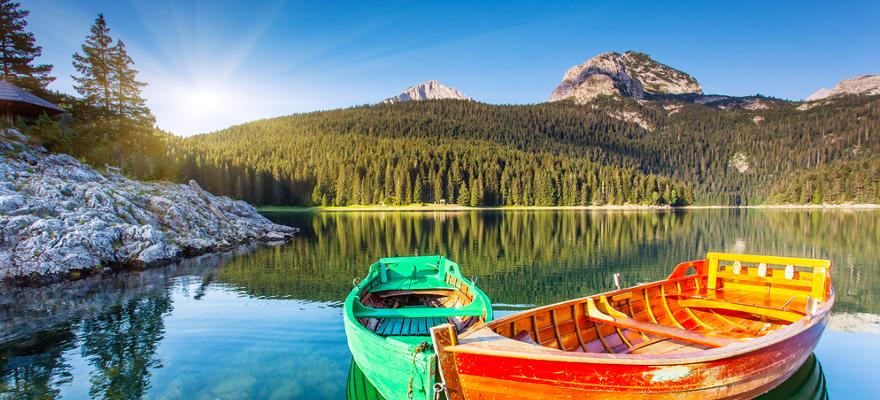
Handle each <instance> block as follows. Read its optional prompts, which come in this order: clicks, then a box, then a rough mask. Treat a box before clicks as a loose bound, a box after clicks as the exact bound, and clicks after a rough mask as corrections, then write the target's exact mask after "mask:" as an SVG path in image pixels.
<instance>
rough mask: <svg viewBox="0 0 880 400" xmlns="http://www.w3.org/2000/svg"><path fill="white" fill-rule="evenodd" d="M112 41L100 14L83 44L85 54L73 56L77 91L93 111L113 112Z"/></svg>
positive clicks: (102, 15)
mask: <svg viewBox="0 0 880 400" xmlns="http://www.w3.org/2000/svg"><path fill="white" fill-rule="evenodd" d="M112 44H113V38H112V37H110V28H109V27H107V21H106V20H105V19H104V14H98V18H97V19H95V23H94V25H92V27H91V28H90V29H89V35H88V36H87V37H86V41H85V43H83V44H82V52H83V54H79V53H76V54H74V55H73V67H74V68H76V71H77V72H78V73H79V76H73V80H74V81H75V82H76V84H75V85H74V88H75V89H76V91H77V92H79V94H80V95H82V96H83V97H84V100H85V101H86V103H87V104H88V105H90V106H92V107H97V108H103V109H105V110H110V109H111V107H112V106H113V89H114V85H113V52H114V50H113V47H114V46H112Z"/></svg>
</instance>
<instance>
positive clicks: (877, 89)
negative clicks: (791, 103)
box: [806, 75, 880, 101]
mask: <svg viewBox="0 0 880 400" xmlns="http://www.w3.org/2000/svg"><path fill="white" fill-rule="evenodd" d="M848 94H849V95H865V96H874V95H880V75H861V76H856V77H853V78H849V79H844V80H842V81H840V82H838V83H837V85H835V86H834V87H833V88H831V89H827V88H821V89H819V90H817V91H815V92H813V94H811V95H810V96H808V97H807V99H806V100H807V101H817V100H822V99H826V98H829V97H836V96H843V95H848Z"/></svg>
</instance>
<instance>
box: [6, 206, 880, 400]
mask: <svg viewBox="0 0 880 400" xmlns="http://www.w3.org/2000/svg"><path fill="white" fill-rule="evenodd" d="M270 217H271V218H272V219H274V220H276V221H278V222H282V223H286V224H289V225H292V226H297V227H299V228H301V229H302V233H301V234H300V235H298V236H297V237H296V238H295V239H294V240H293V241H292V242H291V243H289V244H285V245H280V246H274V247H257V248H249V249H242V250H241V251H239V252H234V253H227V254H222V255H211V256H205V257H202V258H199V259H191V260H186V261H183V262H181V263H180V264H178V265H176V266H172V267H168V268H162V269H156V270H147V271H143V272H140V273H130V274H119V275H117V276H114V277H109V278H108V277H105V278H102V279H97V280H94V281H89V280H83V281H78V282H70V283H67V284H63V285H59V286H52V287H47V288H36V289H34V288H30V289H8V288H7V289H3V288H0V399H37V398H39V399H42V398H57V397H65V396H70V394H71V393H74V395H73V396H72V397H78V396H77V394H79V396H81V397H90V398H96V399H135V398H144V397H156V395H157V393H156V392H157V391H158V392H160V396H159V397H161V396H170V397H177V396H186V395H187V394H189V395H192V396H194V397H193V398H200V397H205V398H217V397H218V396H219V397H227V395H229V396H239V397H245V398H246V397H263V396H264V395H268V392H267V391H270V390H275V391H279V393H280V392H283V393H287V397H288V398H296V397H298V396H299V395H304V394H305V393H312V394H314V393H315V392H314V390H313V389H314V386H315V385H316V384H319V385H322V386H321V387H322V393H323V394H322V395H321V396H319V397H322V398H337V397H338V395H341V394H342V393H343V391H342V389H343V388H344V387H345V385H344V380H345V379H344V375H343V374H344V373H345V370H346V369H347V368H348V363H347V360H345V359H337V358H338V357H336V356H335V355H334V354H336V355H338V354H337V353H341V354H345V353H346V352H347V349H346V348H345V342H344V336H343V334H342V328H341V323H339V322H338V319H339V318H340V317H339V309H338V308H336V307H339V304H340V301H341V299H342V298H343V297H344V295H345V293H347V292H348V290H349V289H350V287H351V286H350V285H351V281H352V279H353V278H355V277H360V276H361V275H363V273H364V272H365V271H366V269H367V266H368V265H369V264H370V263H372V262H373V261H375V260H376V259H378V258H380V257H384V256H389V255H409V254H444V255H447V256H448V257H450V258H452V259H454V260H456V261H458V262H459V263H460V264H461V265H462V267H463V271H464V272H465V273H466V274H468V275H471V274H473V275H476V276H477V277H478V279H479V280H478V284H479V285H480V286H481V287H482V288H483V289H484V290H485V291H486V292H487V293H488V294H489V295H490V297H491V298H492V300H493V302H494V303H496V304H497V305H498V307H497V308H499V309H502V310H504V309H507V310H510V309H516V308H520V307H525V306H528V305H533V304H534V305H539V304H546V303H551V302H556V301H561V300H564V299H568V298H573V297H577V296H583V295H586V294H588V293H593V292H597V291H600V290H607V289H610V288H611V286H612V280H611V275H612V274H613V273H614V272H620V273H621V275H622V277H623V281H624V284H635V283H639V282H644V281H650V280H656V279H661V278H663V277H665V276H666V275H667V274H668V273H669V272H670V270H671V268H672V267H673V266H674V265H675V264H676V263H678V262H680V261H683V260H689V259H696V258H700V257H702V256H703V255H704V254H705V252H706V251H714V250H720V251H731V252H754V253H768V254H781V255H792V256H808V257H827V258H830V259H832V260H833V261H834V262H835V264H834V267H833V268H832V275H833V279H834V285H835V288H836V291H837V304H836V305H835V308H834V314H835V315H837V314H852V315H858V316H859V317H860V318H867V319H859V318H854V319H851V322H849V326H848V327H847V328H853V329H854V331H858V330H859V329H860V327H863V326H867V325H871V324H876V321H877V320H880V317H878V315H880V300H878V293H877V291H878V290H880V281H878V279H880V278H878V276H880V261H878V260H880V257H878V256H880V248H878V246H877V245H876V244H877V243H880V212H878V211H840V210H834V211H803V210H801V211H778V210H752V209H739V210H736V209H720V210H717V209H713V210H687V211H665V212H589V211H565V212H556V211H516V212H496V211H481V212H454V213H452V212H436V213H435V212H408V213H376V212H370V213H308V212H298V213H285V214H272V215H270ZM224 296H225V297H224ZM221 299H225V300H221ZM223 301H226V302H227V303H224V302H223ZM212 302H213V303H212ZM204 304H214V305H213V306H211V307H214V308H211V307H207V308H205V306H204ZM234 304H242V305H243V306H242V308H241V309H242V310H246V311H247V312H246V313H238V314H236V313H231V312H229V311H228V310H229V306H230V305H234ZM309 304H311V305H314V306H309ZM185 310H186V311H185ZM194 310H199V311H198V312H195V311H194ZM205 310H207V311H205ZM260 310H263V311H260ZM202 312H208V313H210V314H200V313H202ZM172 315H174V316H176V317H177V319H176V321H177V322H176V325H174V329H169V328H167V326H168V321H169V318H170V317H171V316H172ZM832 319H834V315H833V316H832ZM171 320H174V319H171ZM304 321H307V322H304ZM852 321H855V322H852ZM832 322H833V321H832ZM211 323H213V324H214V325H211ZM224 326H228V327H227V328H225V329H226V334H227V336H210V335H203V334H196V335H194V336H191V334H190V333H187V330H190V329H194V330H196V331H197V332H212V331H215V330H216V329H224V328H223V327H224ZM871 326H876V325H871ZM199 329H202V331H199ZM166 330H168V331H166ZM169 335H171V336H173V337H176V339H175V340H172V341H171V342H172V344H169V343H168V342H169V340H168V339H167V338H166V336H169ZM310 335H311V336H310ZM289 337H296V338H298V340H288V339H285V338H289ZM190 340H197V341H198V345H199V349H200V350H199V351H201V352H199V351H193V352H190V351H189V350H188V349H189V348H192V347H193V342H191V341H190ZM162 346H170V347H164V348H165V349H166V350H165V351H164V352H163V351H160V348H163V347H162ZM175 346H176V347H175ZM243 349H244V350H243ZM319 350H320V351H319ZM181 352H183V353H185V354H186V356H188V357H196V360H197V362H196V363H197V364H198V365H199V368H201V369H199V370H198V371H197V372H198V373H199V374H201V375H192V374H193V370H192V369H191V368H192V364H185V365H189V367H184V366H183V365H184V364H181V362H182V360H181V359H175V358H173V357H172V358H171V359H169V358H168V356H169V355H171V356H175V355H177V354H181ZM205 352H209V353H210V357H214V358H215V359H216V358H217V357H219V359H220V360H222V362H220V361H214V362H208V361H206V360H209V359H211V358H210V357H209V354H206V353H205ZM328 352H329V353H328ZM215 353H216V354H215ZM163 354H164V356H162V355H163ZM317 354H330V355H328V356H325V357H323V358H321V357H317ZM183 361H185V362H187V363H188V362H190V361H188V360H183ZM198 361H202V362H201V363H200V362H198ZM303 362H308V363H309V365H318V364H320V365H322V367H321V368H320V370H318V369H301V368H299V367H298V365H300V363H303ZM811 362H812V364H810V365H812V367H811V369H804V370H803V373H802V374H801V375H802V376H801V377H802V378H804V379H807V380H808V381H809V382H810V383H809V384H807V383H805V384H803V385H793V384H792V385H789V386H787V387H788V388H789V389H786V390H787V391H786V393H789V392H790V393H794V394H798V393H801V394H803V393H806V392H804V391H807V392H809V393H819V394H825V395H827V394H826V392H825V388H824V377H822V375H821V366H820V365H819V364H818V362H816V361H815V359H812V361H811ZM169 363H171V365H169ZM174 363H177V364H174ZM203 364H204V365H203ZM241 366H246V368H245V369H246V371H245V370H242V369H241V368H240V367H241ZM281 366H283V368H282V369H283V372H279V368H280V367H281ZM187 368H190V369H187ZM160 371H165V372H164V373H160ZM187 374H190V375H187ZM817 374H818V375H817ZM245 375H246V379H245V378H240V379H238V378H236V377H241V376H245ZM194 379H195V381H193V380H194ZM253 382H262V383H264V384H265V385H263V384H256V383H253ZM270 383H271V384H270ZM807 386H810V387H809V388H808V387H807ZM221 389H222V390H221ZM817 390H818V391H817ZM221 393H222V394H223V395H222V396H221V395H220V394H221ZM777 393H781V392H777ZM196 394H198V395H199V396H195V395H196ZM282 397H284V396H282ZM783 397H784V396H783ZM783 397H777V398H783ZM795 397H798V396H795ZM785 398H787V397H785Z"/></svg>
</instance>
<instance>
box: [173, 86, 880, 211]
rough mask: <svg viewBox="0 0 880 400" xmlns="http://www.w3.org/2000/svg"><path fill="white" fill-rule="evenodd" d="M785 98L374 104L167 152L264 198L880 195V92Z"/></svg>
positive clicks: (832, 198) (192, 141) (248, 195)
mask: <svg viewBox="0 0 880 400" xmlns="http://www.w3.org/2000/svg"><path fill="white" fill-rule="evenodd" d="M781 104H782V105H774V106H772V107H770V108H767V109H751V110H750V109H743V108H728V109H719V108H715V107H709V106H704V105H699V104H694V103H689V102H682V101H675V100H663V101H642V102H638V101H635V100H629V99H620V98H605V99H600V100H598V101H595V102H593V103H591V104H589V105H578V104H574V103H571V102H557V103H541V104H534V105H490V104H484V103H477V102H473V101H460V100H436V101H426V102H409V103H400V104H380V105H368V106H360V107H353V108H348V109H341V110H332V111H322V112H313V113H307V114H297V115H290V116H285V117H279V118H273V119H266V120H260V121H254V122H250V123H246V124H242V125H238V126H233V127H230V128H228V129H225V130H222V131H219V132H213V133H209V134H203V135H198V136H195V137H191V138H186V139H174V140H173V143H172V144H171V145H170V146H169V148H170V149H171V150H170V151H171V152H172V153H173V158H175V159H176V160H177V162H179V168H180V173H181V177H182V178H183V179H189V178H193V179H196V180H197V181H198V182H200V183H201V184H202V185H204V186H205V187H206V188H207V189H209V190H211V191H212V192H214V193H218V194H224V195H229V196H232V197H235V198H239V199H244V200H247V201H249V202H251V203H255V204H260V205H268V204H272V205H302V206H310V205H337V206H342V205H353V204H408V203H419V202H426V203H438V202H446V203H456V204H462V205H471V206H510V205H538V206H566V205H604V204H641V205H666V204H668V205H685V204H719V205H754V204H762V203H768V202H794V203H809V202H841V201H849V202H853V201H858V202H872V203H878V202H880V193H878V190H877V186H878V185H880V183H878V175H877V173H876V170H877V165H878V163H877V158H876V157H875V156H872V155H875V154H877V149H878V147H880V139H878V136H877V135H876V134H873V135H872V134H871V133H872V132H877V131H878V128H880V99H878V98H877V97H876V96H875V97H847V98H839V99H835V100H834V101H831V102H828V103H826V104H822V105H818V106H815V107H813V108H810V109H807V110H799V109H797V108H796V106H797V104H798V103H786V102H781ZM632 115H638V116H640V118H641V121H634V122H631V121H633V118H626V117H625V116H632ZM622 116H624V117H622ZM758 117H760V118H758ZM627 119H630V121H627ZM637 122H639V123H637ZM856 178H857V179H858V182H861V183H859V184H855V183H854V179H856ZM792 185H794V186H792ZM794 191H797V193H796V194H795V193H794Z"/></svg>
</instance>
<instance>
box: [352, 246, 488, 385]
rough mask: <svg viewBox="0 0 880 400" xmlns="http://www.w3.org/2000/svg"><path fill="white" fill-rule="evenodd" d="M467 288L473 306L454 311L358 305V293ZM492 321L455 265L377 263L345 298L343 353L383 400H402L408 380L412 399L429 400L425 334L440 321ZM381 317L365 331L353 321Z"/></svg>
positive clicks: (403, 260) (401, 260) (412, 260)
mask: <svg viewBox="0 0 880 400" xmlns="http://www.w3.org/2000/svg"><path fill="white" fill-rule="evenodd" d="M447 275H452V276H454V277H456V278H458V279H459V280H461V281H462V282H464V284H466V285H468V286H469V290H470V292H471V293H474V294H475V298H474V301H473V302H471V303H470V304H468V305H466V306H463V307H460V308H432V307H403V308H397V309H374V308H369V307H366V306H364V305H363V304H362V303H361V301H360V294H361V291H362V290H364V288H367V290H368V291H370V292H379V291H384V290H422V289H438V288H441V289H452V287H451V286H449V285H448V284H447V283H446V276H447ZM481 315H485V316H486V319H487V320H491V319H492V305H491V303H490V302H489V298H488V297H487V296H486V294H485V293H483V291H481V290H480V289H478V288H477V287H476V286H475V285H474V284H473V283H472V282H471V281H470V280H468V279H466V278H465V277H464V276H462V275H461V270H460V269H459V267H458V264H456V263H454V262H452V261H449V260H447V259H446V258H444V257H442V256H419V257H395V258H383V259H381V260H379V261H378V262H376V263H374V264H373V265H371V266H370V272H369V273H368V274H367V277H366V278H364V280H363V281H361V282H360V283H359V284H358V285H357V286H356V287H355V288H354V289H352V291H351V293H349V295H348V297H346V299H345V305H344V312H343V320H344V325H345V334H346V337H347V339H348V348H349V349H350V350H351V353H352V356H353V357H354V360H355V362H356V363H357V365H358V366H359V367H360V368H361V370H362V371H363V374H364V376H366V378H367V380H368V381H369V382H370V383H372V385H373V386H375V388H376V390H377V391H378V392H379V393H380V394H382V395H383V396H384V397H385V398H389V399H406V398H408V396H409V389H410V381H412V384H411V385H412V398H413V399H426V400H431V399H433V397H434V393H433V390H432V388H433V386H434V382H436V380H437V368H436V362H437V357H436V355H435V354H434V351H433V349H432V348H431V346H430V344H431V338H430V335H429V333H428V330H429V329H430V328H431V327H433V326H436V325H440V324H442V323H445V322H446V317H453V316H481ZM358 317H361V318H363V317H371V318H382V322H381V324H380V325H379V327H378V328H377V329H376V332H377V333H374V332H371V331H370V330H368V329H366V328H365V327H364V326H362V325H361V324H360V323H359V322H358V321H357V319H356V318H358Z"/></svg>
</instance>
